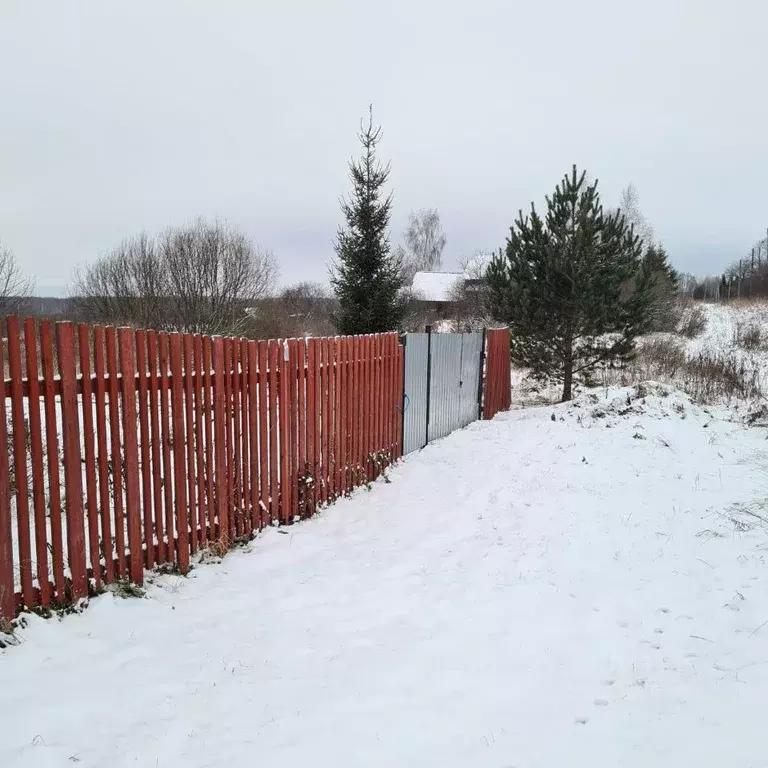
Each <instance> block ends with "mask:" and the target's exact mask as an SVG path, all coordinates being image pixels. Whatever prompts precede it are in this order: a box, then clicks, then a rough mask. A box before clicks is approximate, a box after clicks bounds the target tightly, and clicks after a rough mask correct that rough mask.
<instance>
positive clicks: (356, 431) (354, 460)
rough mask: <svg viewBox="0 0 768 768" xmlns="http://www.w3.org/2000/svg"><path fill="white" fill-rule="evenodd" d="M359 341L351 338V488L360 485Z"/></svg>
mask: <svg viewBox="0 0 768 768" xmlns="http://www.w3.org/2000/svg"><path fill="white" fill-rule="evenodd" d="M359 392H360V339H359V338H358V337H357V336H353V337H352V381H351V385H350V398H351V403H352V416H351V419H350V430H351V433H350V450H351V456H350V461H349V464H350V475H351V478H352V486H353V487H355V486H357V485H359V484H360V476H359V470H358V465H359V464H360V456H359V440H360V425H359V418H360V398H359V394H358V393H359Z"/></svg>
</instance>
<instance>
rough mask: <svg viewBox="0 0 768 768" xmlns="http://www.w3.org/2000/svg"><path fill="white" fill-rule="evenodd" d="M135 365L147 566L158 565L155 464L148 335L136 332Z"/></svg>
mask: <svg viewBox="0 0 768 768" xmlns="http://www.w3.org/2000/svg"><path fill="white" fill-rule="evenodd" d="M135 338H136V368H137V370H138V373H139V375H138V377H137V381H138V390H139V398H138V409H139V446H140V457H141V465H140V474H141V511H142V517H143V523H144V528H143V531H142V540H143V549H144V567H145V568H152V567H153V566H154V564H155V546H154V543H155V541H154V540H155V531H154V519H153V516H152V464H151V461H150V450H151V448H150V446H151V442H152V438H151V436H150V432H149V403H148V402H147V400H148V395H149V378H148V375H147V334H146V332H145V331H136V335H135Z"/></svg>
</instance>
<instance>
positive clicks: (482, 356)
mask: <svg viewBox="0 0 768 768" xmlns="http://www.w3.org/2000/svg"><path fill="white" fill-rule="evenodd" d="M487 338H488V336H487V334H486V329H485V327H484V328H483V343H482V344H481V345H480V376H478V379H479V382H478V385H477V418H478V419H482V418H483V389H484V387H485V371H484V370H483V368H484V367H485V340H486V339H487Z"/></svg>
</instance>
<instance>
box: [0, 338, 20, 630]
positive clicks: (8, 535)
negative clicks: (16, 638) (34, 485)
mask: <svg viewBox="0 0 768 768" xmlns="http://www.w3.org/2000/svg"><path fill="white" fill-rule="evenodd" d="M4 346H6V344H2V340H0V366H2V369H3V370H5V358H6V355H4V354H3V349H2V348H3V347H4ZM8 394H10V393H9V392H6V391H5V376H0V400H1V401H2V402H3V403H5V398H6V397H7V396H8ZM6 419H7V417H6V409H5V407H3V408H0V617H4V618H6V619H8V620H10V619H12V618H13V617H14V616H15V615H16V593H15V589H14V583H13V582H14V579H13V567H14V566H13V533H12V531H11V462H10V455H9V453H10V452H9V445H8V423H7V420H6Z"/></svg>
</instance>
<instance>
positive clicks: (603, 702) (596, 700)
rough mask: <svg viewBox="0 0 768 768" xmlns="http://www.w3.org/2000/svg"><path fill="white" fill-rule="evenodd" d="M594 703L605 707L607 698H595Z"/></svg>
mask: <svg viewBox="0 0 768 768" xmlns="http://www.w3.org/2000/svg"><path fill="white" fill-rule="evenodd" d="M594 704H595V706H596V707H607V706H608V699H595V701H594Z"/></svg>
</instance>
